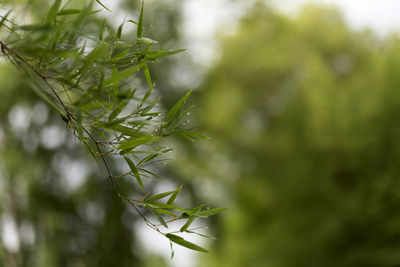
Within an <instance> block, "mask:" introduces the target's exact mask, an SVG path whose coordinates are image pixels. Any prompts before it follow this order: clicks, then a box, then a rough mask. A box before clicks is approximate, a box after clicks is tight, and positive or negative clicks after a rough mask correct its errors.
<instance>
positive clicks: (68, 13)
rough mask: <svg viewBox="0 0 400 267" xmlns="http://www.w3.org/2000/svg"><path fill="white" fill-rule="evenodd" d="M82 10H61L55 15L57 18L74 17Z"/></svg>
mask: <svg viewBox="0 0 400 267" xmlns="http://www.w3.org/2000/svg"><path fill="white" fill-rule="evenodd" d="M81 12H82V10H80V9H63V10H61V11H60V12H58V13H57V16H65V15H74V14H79V13H81Z"/></svg>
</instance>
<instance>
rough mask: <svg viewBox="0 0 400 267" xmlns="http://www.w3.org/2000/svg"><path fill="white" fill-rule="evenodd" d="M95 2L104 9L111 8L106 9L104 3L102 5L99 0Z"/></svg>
mask: <svg viewBox="0 0 400 267" xmlns="http://www.w3.org/2000/svg"><path fill="white" fill-rule="evenodd" d="M96 2H97V3H98V4H99V5H101V6H102V7H103V8H104V9H106V10H108V11H110V12H111V10H110V9H108V8H107V7H106V6H105V5H103V3H101V2H100V1H99V0H96Z"/></svg>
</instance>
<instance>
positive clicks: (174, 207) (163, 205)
mask: <svg viewBox="0 0 400 267" xmlns="http://www.w3.org/2000/svg"><path fill="white" fill-rule="evenodd" d="M146 203H147V204H150V205H152V206H155V207H158V208H163V209H170V210H180V211H183V212H185V211H186V210H184V209H182V208H181V207H178V206H175V205H169V204H165V203H161V202H155V201H148V200H146Z"/></svg>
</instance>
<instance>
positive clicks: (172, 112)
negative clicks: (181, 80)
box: [164, 90, 192, 121]
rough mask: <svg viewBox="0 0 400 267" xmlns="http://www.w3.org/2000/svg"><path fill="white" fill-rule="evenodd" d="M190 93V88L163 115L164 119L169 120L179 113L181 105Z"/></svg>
mask: <svg viewBox="0 0 400 267" xmlns="http://www.w3.org/2000/svg"><path fill="white" fill-rule="evenodd" d="M191 93H192V90H190V91H189V92H187V93H186V95H184V96H183V97H182V98H181V99H180V100H179V101H178V102H176V104H175V105H174V106H173V107H172V108H171V109H170V111H169V112H168V113H167V115H165V118H164V121H169V120H171V119H173V118H175V117H177V116H178V115H179V112H180V110H181V108H182V107H183V105H184V104H185V103H186V101H187V99H188V98H189V95H190V94H191Z"/></svg>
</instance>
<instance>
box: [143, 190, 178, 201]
mask: <svg viewBox="0 0 400 267" xmlns="http://www.w3.org/2000/svg"><path fill="white" fill-rule="evenodd" d="M172 193H174V191H169V192H164V193H160V194H157V195H154V196H151V197H149V198H147V199H146V202H148V201H155V200H158V199H161V198H164V197H166V196H169V195H171V194H172Z"/></svg>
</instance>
